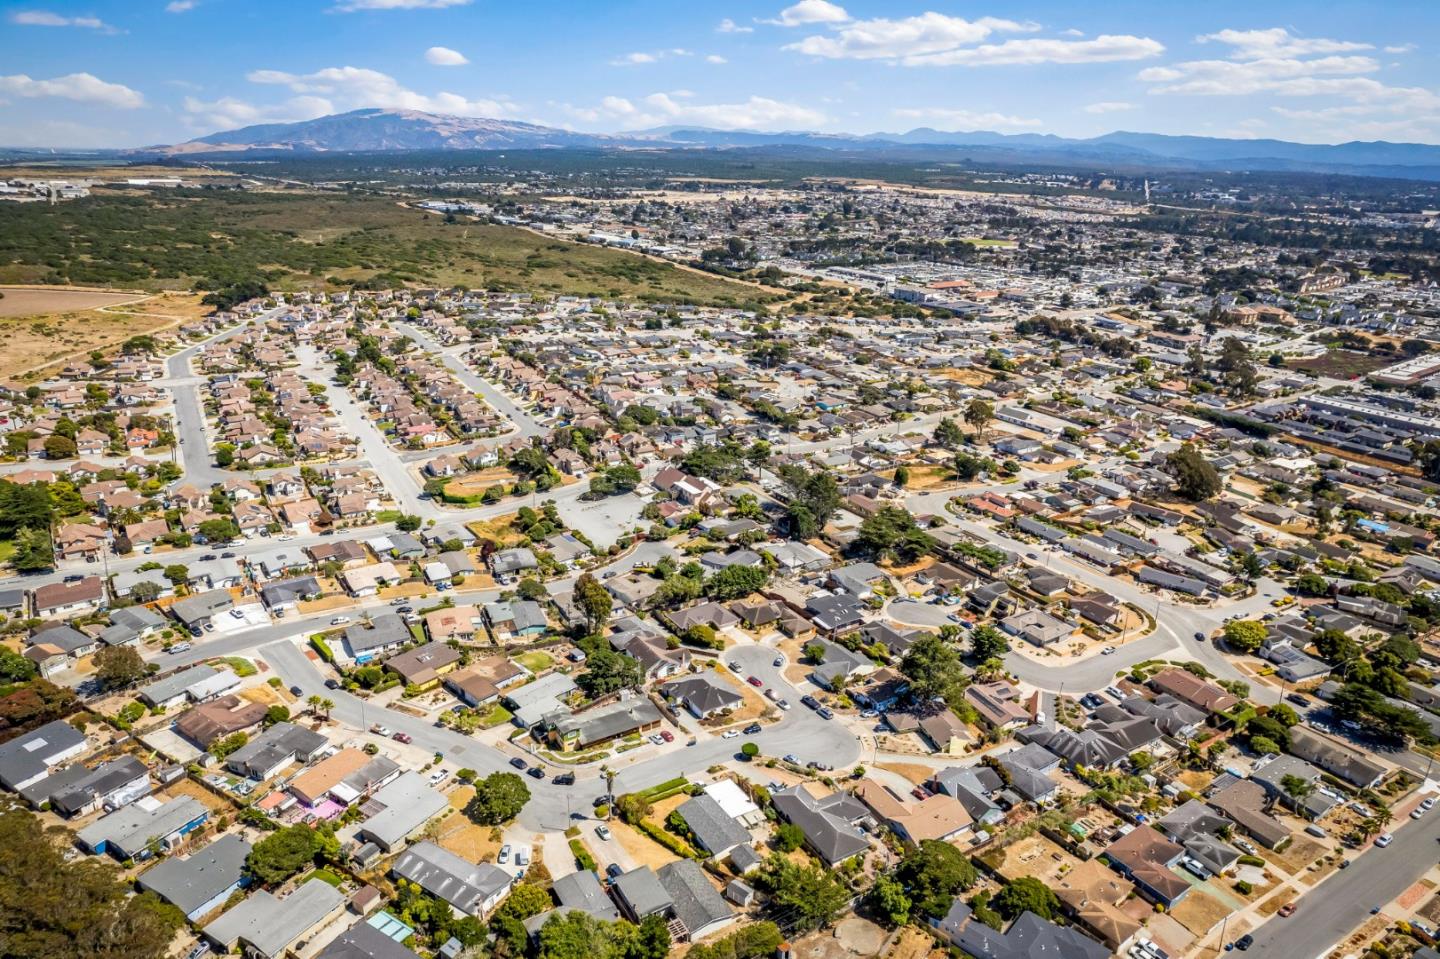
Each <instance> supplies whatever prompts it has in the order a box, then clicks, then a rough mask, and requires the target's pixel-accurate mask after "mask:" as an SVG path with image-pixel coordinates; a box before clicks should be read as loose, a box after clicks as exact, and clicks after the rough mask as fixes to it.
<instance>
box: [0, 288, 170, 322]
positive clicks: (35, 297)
mask: <svg viewBox="0 0 1440 959" xmlns="http://www.w3.org/2000/svg"><path fill="white" fill-rule="evenodd" d="M0 293H3V294H5V296H4V298H3V299H0V316H36V315H39V314H42V313H66V312H69V311H71V310H93V309H95V308H96V307H100V306H118V305H120V304H121V303H132V302H134V301H135V300H142V299H144V298H145V297H144V294H135V293H108V292H105V291H103V290H66V289H51V288H40V289H36V288H34V287H27V286H0Z"/></svg>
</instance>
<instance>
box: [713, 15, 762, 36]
mask: <svg viewBox="0 0 1440 959" xmlns="http://www.w3.org/2000/svg"><path fill="white" fill-rule="evenodd" d="M715 32H716V33H754V32H755V28H754V27H742V26H740V25H739V24H738V23H736V22H735V21H734V20H731V19H730V18H729V17H726V18H725V19H724V20H721V21H720V24H719V26H717V27H716V28H715Z"/></svg>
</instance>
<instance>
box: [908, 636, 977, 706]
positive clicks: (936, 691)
mask: <svg viewBox="0 0 1440 959" xmlns="http://www.w3.org/2000/svg"><path fill="white" fill-rule="evenodd" d="M900 672H901V674H902V675H903V676H904V677H905V678H906V679H908V680H909V681H910V695H911V697H912V698H914V699H915V700H917V701H919V702H928V701H930V700H932V699H935V698H936V697H940V698H943V699H945V700H946V701H947V702H949V701H952V700H953V699H955V698H956V697H957V696H958V695H959V694H960V692H961V691H962V690H963V689H964V688H965V667H964V665H963V664H962V663H961V662H960V654H959V652H957V651H956V649H955V647H954V646H951V645H950V644H949V643H947V642H945V641H944V640H942V639H940V637H938V636H933V635H930V634H926V635H924V636H921V637H920V638H919V639H917V640H915V642H913V643H911V644H910V648H909V649H907V650H905V656H904V657H903V658H902V659H901V660H900Z"/></svg>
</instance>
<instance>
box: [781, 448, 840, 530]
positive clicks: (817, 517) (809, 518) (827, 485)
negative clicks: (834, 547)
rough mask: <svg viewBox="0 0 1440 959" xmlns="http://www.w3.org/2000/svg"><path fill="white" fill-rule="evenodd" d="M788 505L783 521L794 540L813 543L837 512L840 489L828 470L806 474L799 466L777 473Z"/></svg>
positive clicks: (783, 469)
mask: <svg viewBox="0 0 1440 959" xmlns="http://www.w3.org/2000/svg"><path fill="white" fill-rule="evenodd" d="M780 479H781V480H782V481H784V483H785V487H786V490H787V493H788V495H789V503H788V505H787V506H786V517H787V519H788V521H789V525H790V533H791V535H793V536H794V537H795V538H796V539H813V538H815V537H816V536H818V535H819V534H820V532H821V530H823V529H824V528H825V524H826V523H828V522H830V520H831V518H832V517H833V516H834V515H835V512H836V510H838V509H839V508H840V500H841V497H840V487H839V486H838V485H837V484H836V482H835V477H834V476H832V475H831V474H830V473H829V472H828V471H827V470H823V469H819V470H815V471H814V472H810V471H807V470H805V469H803V468H801V467H798V466H785V467H782V468H781V469H780Z"/></svg>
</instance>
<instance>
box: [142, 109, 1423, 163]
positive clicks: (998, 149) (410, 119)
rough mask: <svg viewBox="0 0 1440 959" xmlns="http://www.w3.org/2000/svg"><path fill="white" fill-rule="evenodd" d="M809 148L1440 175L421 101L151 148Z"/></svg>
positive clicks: (1219, 154)
mask: <svg viewBox="0 0 1440 959" xmlns="http://www.w3.org/2000/svg"><path fill="white" fill-rule="evenodd" d="M759 147H786V148H805V149H813V150H828V151H842V152H846V153H864V154H874V155H883V154H898V155H901V156H904V155H914V154H915V153H916V152H917V151H924V152H926V153H933V152H936V151H944V152H954V153H957V154H960V155H962V156H966V155H968V156H972V157H973V158H974V159H976V160H977V161H1009V162H1028V163H1054V164H1060V165H1066V166H1083V165H1091V166H1094V165H1099V166H1107V165H1120V166H1127V167H1132V168H1137V169H1144V168H1153V169H1188V170H1217V171H1219V170H1225V171H1241V170H1256V171H1260V170H1269V171H1295V172H1315V173H1343V174H1351V175H1356V176H1382V177H1405V178H1414V179H1425V180H1440V146H1432V145H1429V144H1423V143H1389V142H1386V141H1383V140H1382V141H1374V142H1368V143H1367V142H1358V141H1354V142H1350V143H1338V144H1311V143H1291V142H1287V141H1285V140H1227V139H1223V138H1220V137H1199V136H1168V135H1164V134H1158V133H1131V132H1125V131H1118V132H1115V133H1107V134H1105V135H1104V136H1098V137H1091V138H1088V139H1071V138H1066V137H1059V136H1055V135H1053V134H1040V133H1014V134H1009V133H994V132H991V131H986V130H972V131H954V132H949V131H943V130H932V129H928V128H923V127H922V128H919V129H915V130H910V131H907V132H904V133H872V134H866V135H856V134H847V133H813V132H808V131H793V132H784V133H761V132H756V131H747V130H711V129H706V128H703V127H686V126H671V127H660V128H656V129H652V130H643V131H637V132H633V133H619V134H601V133H576V132H573V131H569V130H561V129H557V128H555V127H546V126H540V125H537V124H533V123H520V122H518V121H514V120H497V119H487V118H482V117H458V116H446V115H442V114H435V113H424V112H421V111H419V110H382V109H366V110H354V111H351V112H350V113H341V114H335V115H333V116H325V117H318V118H316V119H314V120H302V121H299V122H297V123H265V124H260V125H257V126H250V127H243V128H241V129H238V130H228V131H224V132H221V133H213V134H210V135H209V136H204V137H199V138H197V139H195V140H191V141H189V142H187V143H180V144H175V145H173V146H163V147H151V148H148V149H145V150H137V151H131V152H132V153H140V154H162V155H179V154H206V153H233V152H238V151H269V152H273V151H291V152H301V153H362V152H397V153H398V152H405V151H410V150H504V149H575V148H588V149H596V148H608V149H627V148H650V149H656V148H660V149H664V148H671V149H737V148H759Z"/></svg>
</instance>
